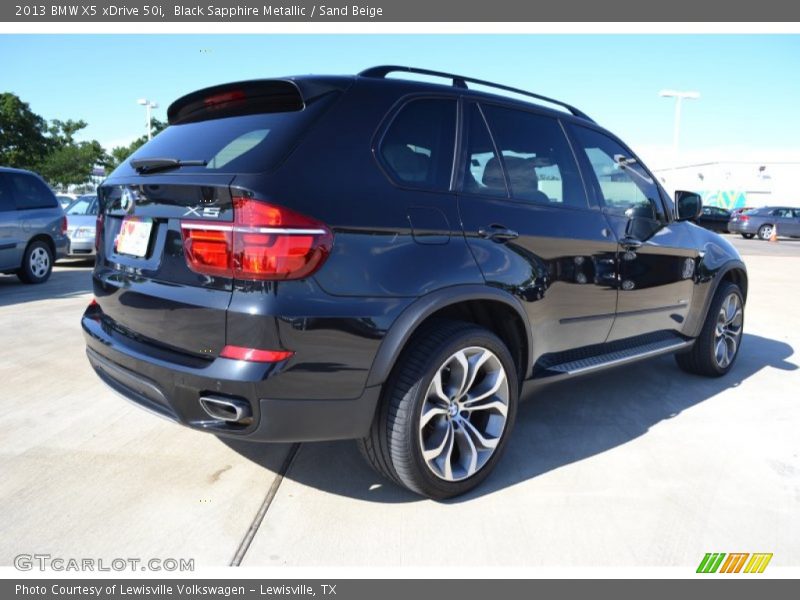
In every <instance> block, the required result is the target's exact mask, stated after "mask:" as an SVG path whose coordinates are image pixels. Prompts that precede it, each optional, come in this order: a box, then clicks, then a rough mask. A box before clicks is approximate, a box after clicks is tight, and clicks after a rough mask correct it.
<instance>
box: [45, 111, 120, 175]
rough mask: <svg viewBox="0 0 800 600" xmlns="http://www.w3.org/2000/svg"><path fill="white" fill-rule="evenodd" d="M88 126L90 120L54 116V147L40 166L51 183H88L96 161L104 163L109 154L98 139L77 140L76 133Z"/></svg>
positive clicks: (50, 129) (52, 135)
mask: <svg viewBox="0 0 800 600" xmlns="http://www.w3.org/2000/svg"><path fill="white" fill-rule="evenodd" d="M86 126H87V123H86V121H82V120H81V121H73V120H72V119H69V120H67V121H59V120H58V119H54V120H53V121H51V122H50V126H49V128H48V132H49V141H50V146H51V150H50V151H49V152H48V153H47V154H45V155H44V156H43V157H42V159H41V160H40V161H39V163H38V165H37V168H36V170H37V171H38V172H39V174H40V175H41V176H42V177H44V178H45V179H46V180H47V181H48V182H50V185H54V186H60V187H67V186H68V185H78V184H81V183H86V182H87V181H89V180H90V179H91V176H92V170H93V169H94V167H95V165H98V164H103V163H105V162H106V160H107V158H108V157H107V155H106V152H105V150H103V147H102V146H101V145H100V143H99V142H98V141H96V140H91V141H87V142H76V141H75V134H76V133H78V132H79V131H81V130H82V129H84V128H85V127H86Z"/></svg>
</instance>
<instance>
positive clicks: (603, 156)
mask: <svg viewBox="0 0 800 600" xmlns="http://www.w3.org/2000/svg"><path fill="white" fill-rule="evenodd" d="M573 131H574V132H575V135H576V137H577V138H578V143H579V145H580V146H581V148H582V149H583V152H584V153H585V155H586V158H587V160H588V161H589V164H590V165H591V168H592V171H594V175H595V178H596V180H597V187H596V193H597V195H598V196H599V198H598V199H599V200H600V202H602V203H603V204H604V205H605V206H606V208H607V209H608V210H610V211H611V212H613V213H616V214H621V215H627V216H638V217H647V218H651V219H658V218H659V215H661V214H662V210H661V208H660V206H659V193H658V186H657V185H656V183H655V181H653V179H652V178H651V177H650V175H648V173H647V171H645V170H644V168H643V167H642V165H640V164H639V162H638V161H637V159H636V158H634V157H632V156H630V152H629V151H628V150H626V149H625V148H623V147H622V146H621V145H620V144H619V143H618V142H617V141H616V140H614V139H612V138H610V137H608V136H607V135H604V134H602V133H599V132H597V131H594V130H593V129H587V128H585V127H580V126H573Z"/></svg>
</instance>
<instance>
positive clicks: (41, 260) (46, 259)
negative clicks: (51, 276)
mask: <svg viewBox="0 0 800 600" xmlns="http://www.w3.org/2000/svg"><path fill="white" fill-rule="evenodd" d="M28 264H29V265H30V268H31V273H33V275H34V276H35V277H36V278H37V279H41V278H42V277H44V276H45V275H47V271H48V270H49V269H50V255H49V254H48V253H47V250H45V249H44V248H42V247H41V246H39V247H36V248H34V249H33V251H32V252H31V257H30V260H29V263H28Z"/></svg>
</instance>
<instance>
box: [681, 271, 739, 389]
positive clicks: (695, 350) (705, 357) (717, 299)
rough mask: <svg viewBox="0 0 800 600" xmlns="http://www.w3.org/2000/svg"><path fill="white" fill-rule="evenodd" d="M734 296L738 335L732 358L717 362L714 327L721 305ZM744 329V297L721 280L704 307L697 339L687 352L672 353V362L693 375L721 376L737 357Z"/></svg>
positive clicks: (716, 323)
mask: <svg viewBox="0 0 800 600" xmlns="http://www.w3.org/2000/svg"><path fill="white" fill-rule="evenodd" d="M732 294H734V295H736V296H737V297H738V302H739V306H740V307H741V320H740V322H739V325H738V330H739V333H738V336H737V339H736V345H735V351H734V353H733V357H732V358H730V359H729V362H727V364H720V360H719V358H718V354H717V343H718V342H719V338H718V337H717V326H718V321H719V318H720V311H721V310H722V306H723V304H724V303H725V302H726V300H728V298H729V297H730V296H731V295H732ZM743 328H744V297H743V296H742V291H741V290H740V289H739V286H737V285H736V284H734V283H729V282H723V283H721V284H720V286H719V288H718V289H717V293H716V294H714V298H713V300H712V301H711V306H710V307H709V309H708V314H707V315H706V320H705V322H704V323H703V329H702V330H701V331H700V335H699V336H697V340H696V341H695V343H694V346H692V349H691V350H689V351H688V352H682V353H680V354H676V355H675V361H676V362H677V363H678V366H679V367H680V368H681V369H683V370H684V371H686V372H687V373H693V374H695V375H704V376H706V377H721V376H722V375H725V374H726V373H727V372H728V371H730V370H731V368H732V367H733V365H734V364H735V363H736V358H737V357H738V356H739V350H740V349H741V347H742V329H743Z"/></svg>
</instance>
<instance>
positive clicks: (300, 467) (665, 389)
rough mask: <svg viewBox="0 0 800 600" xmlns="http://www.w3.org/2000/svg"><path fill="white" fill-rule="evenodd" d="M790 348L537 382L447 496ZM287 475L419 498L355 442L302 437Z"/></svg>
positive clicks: (376, 497)
mask: <svg viewBox="0 0 800 600" xmlns="http://www.w3.org/2000/svg"><path fill="white" fill-rule="evenodd" d="M793 353H794V350H793V348H792V347H791V346H790V345H789V344H786V343H784V342H779V341H776V340H771V339H768V338H764V337H761V336H757V335H751V334H745V336H744V339H743V342H742V347H741V351H740V355H739V357H738V360H737V362H736V365H735V366H734V368H733V370H732V371H731V372H730V373H729V374H728V375H726V376H725V377H721V378H718V379H712V378H705V377H699V376H693V375H688V374H686V373H684V372H683V371H681V370H679V369H678V367H677V365H676V364H675V361H674V360H673V358H672V357H671V356H663V357H659V358H656V359H653V360H649V361H644V362H640V363H636V364H634V365H632V366H631V367H628V368H625V367H621V368H617V369H614V370H610V371H606V372H604V373H598V374H595V375H592V376H586V377H583V378H578V379H573V380H568V381H563V382H561V383H557V384H553V385H551V386H547V387H544V388H540V389H539V390H538V391H536V392H534V393H533V394H532V396H531V397H530V398H529V399H528V400H527V401H526V402H523V403H522V404H521V405H520V408H519V411H518V414H517V423H516V427H515V429H514V432H513V434H512V436H511V439H510V442H509V444H508V447H507V448H506V452H505V455H504V456H503V457H502V460H501V461H500V462H499V463H498V465H497V467H496V468H495V472H494V473H492V474H491V475H490V476H489V478H488V479H487V480H486V481H484V482H483V484H482V485H480V486H479V487H478V488H477V489H476V490H474V491H473V492H470V493H469V494H466V495H464V496H461V497H459V498H456V499H453V500H449V501H447V502H449V503H458V502H465V501H469V500H470V499H472V498H475V497H478V496H483V495H486V494H491V493H493V492H495V491H497V490H500V489H503V488H506V487H510V486H513V485H515V484H518V483H520V482H522V481H526V480H528V479H532V478H534V477H537V476H538V475H541V474H543V473H546V472H548V471H551V470H553V469H558V468H559V467H562V466H564V465H568V464H570V463H573V462H576V461H580V460H582V459H585V458H588V457H591V456H594V455H597V454H600V453H602V452H605V451H607V450H609V449H612V448H615V447H618V446H621V445H623V444H625V443H627V442H630V441H631V440H634V439H636V438H638V437H639V436H642V435H644V434H646V433H647V432H648V431H649V430H650V428H651V427H653V426H654V425H657V424H658V423H660V422H661V421H664V420H665V419H673V418H676V417H679V415H680V414H681V413H682V412H683V411H685V410H686V409H688V408H691V407H693V406H695V405H697V404H700V403H701V402H704V401H706V400H708V399H710V398H713V397H715V396H717V395H719V394H720V393H722V392H724V391H725V390H727V389H729V388H733V387H736V386H738V385H739V384H740V383H741V382H742V381H744V380H746V379H747V378H749V377H751V376H752V375H754V374H755V373H757V372H759V371H761V370H762V369H765V368H772V369H777V370H784V371H791V370H795V369H797V368H798V367H797V366H796V365H794V364H792V363H790V362H787V359H788V358H789V357H790V356H792V354H793ZM225 443H226V444H227V445H229V446H230V447H231V448H232V449H234V450H235V451H237V452H239V453H240V454H242V455H243V456H245V457H247V458H249V459H250V460H253V461H255V462H260V461H262V460H264V458H263V457H264V455H265V454H266V453H265V452H264V448H263V446H261V445H259V444H252V443H243V442H238V441H230V440H225ZM286 478H287V479H290V480H294V481H297V482H299V483H302V484H304V485H307V486H311V487H313V488H316V489H319V490H322V491H325V492H328V493H331V494H338V495H343V496H349V497H354V498H358V499H360V500H366V501H372V502H388V503H400V502H414V501H418V500H421V498H420V497H419V496H416V495H414V494H412V493H410V492H408V491H405V490H403V489H401V488H400V487H398V486H396V485H394V484H393V483H390V482H388V481H386V480H385V479H383V478H382V477H380V476H379V475H377V474H375V473H374V472H373V471H372V470H371V469H370V468H369V467H368V466H367V465H366V463H365V462H364V461H363V459H362V458H361V456H360V455H359V453H358V450H357V449H356V445H355V443H353V442H325V443H315V444H303V445H302V446H301V447H300V450H299V451H298V453H297V456H296V457H295V460H294V461H293V463H292V465H291V468H290V469H289V470H288V472H287V473H286Z"/></svg>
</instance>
